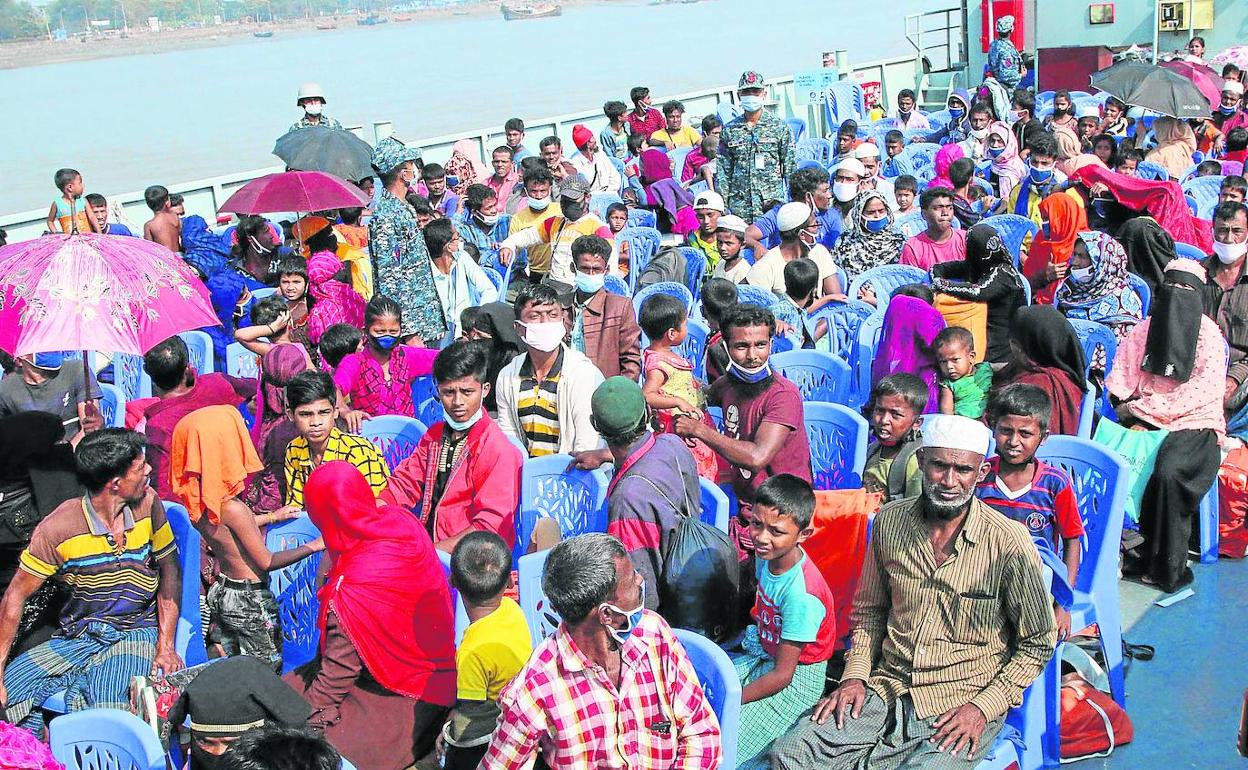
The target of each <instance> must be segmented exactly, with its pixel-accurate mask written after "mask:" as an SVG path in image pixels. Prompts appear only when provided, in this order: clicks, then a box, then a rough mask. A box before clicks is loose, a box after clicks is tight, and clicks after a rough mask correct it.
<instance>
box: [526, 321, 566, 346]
mask: <svg viewBox="0 0 1248 770" xmlns="http://www.w3.org/2000/svg"><path fill="white" fill-rule="evenodd" d="M520 325H521V326H523V327H524V344H526V345H528V346H529V347H531V348H533V349H534V350H540V351H542V352H543V353H549V352H550V351H552V350H554V349H555V348H557V347H559V345H560V344H561V343H562V342H563V335H564V334H565V333H566V331H567V330H566V329H565V328H564V326H563V321H543V322H541V323H535V324H526V323H521V324H520Z"/></svg>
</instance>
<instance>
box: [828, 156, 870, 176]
mask: <svg viewBox="0 0 1248 770" xmlns="http://www.w3.org/2000/svg"><path fill="white" fill-rule="evenodd" d="M838 171H848V172H849V173H851V174H853V175H854V176H857V177H864V176H866V175H867V167H866V166H864V165H862V161H860V160H858V159H857V158H854V157H849V158H845V159H843V160H842V161H841V162H840V163H837V164H836V165H835V166H833V167H832V173H833V174H834V175H835V174H836V172H838Z"/></svg>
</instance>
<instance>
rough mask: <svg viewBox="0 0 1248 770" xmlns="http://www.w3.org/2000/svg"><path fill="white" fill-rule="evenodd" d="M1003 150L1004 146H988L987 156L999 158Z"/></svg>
mask: <svg viewBox="0 0 1248 770" xmlns="http://www.w3.org/2000/svg"><path fill="white" fill-rule="evenodd" d="M1003 152H1005V148H1004V147H989V148H988V157H990V158H999V157H1001V153H1003Z"/></svg>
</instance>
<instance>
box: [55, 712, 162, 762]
mask: <svg viewBox="0 0 1248 770" xmlns="http://www.w3.org/2000/svg"><path fill="white" fill-rule="evenodd" d="M48 746H49V748H50V749H51V750H52V756H54V757H56V759H57V761H58V762H60V763H61V764H63V765H65V767H66V770H164V768H165V750H164V748H163V747H162V746H161V745H160V738H158V737H157V736H156V733H155V732H154V731H153V730H152V728H151V727H150V726H149V725H148V724H147V723H146V722H144V721H143V720H142V719H139V718H138V717H136V716H135V715H133V714H131V713H129V712H127V711H122V710H121V709H87V710H85V711H78V712H75V713H73V714H65V715H64V716H60V717H57V718H56V719H53V720H52V721H51V722H49V723H48Z"/></svg>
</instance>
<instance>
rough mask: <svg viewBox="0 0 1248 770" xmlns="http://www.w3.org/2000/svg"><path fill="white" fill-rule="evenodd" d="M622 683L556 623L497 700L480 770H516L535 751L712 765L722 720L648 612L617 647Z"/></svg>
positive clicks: (560, 759) (565, 762) (582, 764)
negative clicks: (496, 717) (551, 633)
mask: <svg viewBox="0 0 1248 770" xmlns="http://www.w3.org/2000/svg"><path fill="white" fill-rule="evenodd" d="M621 659H622V662H623V666H622V668H621V675H620V688H619V689H618V690H617V689H616V687H615V684H614V683H612V682H611V680H610V679H609V678H608V677H607V674H606V671H605V670H604V669H602V668H600V667H598V666H597V665H595V664H594V663H591V662H590V661H589V659H587V658H586V657H585V655H584V654H582V653H581V651H580V650H579V649H577V647H576V644H575V643H574V642H573V641H572V637H571V636H570V635H569V634H568V632H567V630H566V629H565V628H564V627H563V626H562V625H561V626H560V627H559V630H558V631H557V632H556V633H555V635H554V636H551V637H547V638H546V639H545V640H544V641H543V642H542V643H541V644H540V645H538V647H537V649H536V650H534V651H533V655H532V656H531V657H530V658H529V662H528V663H527V664H526V665H525V667H524V668H523V669H522V670H521V671H520V673H519V674H518V675H517V676H516V678H515V679H513V680H512V681H511V684H509V685H507V687H506V689H504V690H503V692H502V694H501V695H500V696H499V706H500V707H501V708H502V716H501V717H500V718H499V720H498V728H497V729H496V730H495V731H494V737H493V739H492V740H491V741H490V748H489V751H487V752H486V755H485V759H484V761H483V762H482V763H481V767H482V768H485V769H486V770H519V769H520V768H523V767H525V766H526V765H528V764H529V763H530V762H531V760H533V758H534V757H536V756H537V754H538V753H539V752H540V753H541V755H542V757H543V758H544V760H545V761H546V764H547V765H549V766H550V767H554V768H559V770H608V769H610V770H625V768H627V769H628V770H695V769H696V770H713V769H714V768H718V767H719V765H720V762H721V761H722V751H721V746H720V734H719V720H717V719H716V718H715V713H714V712H713V711H711V706H710V704H709V703H708V702H707V700H706V696H705V695H704V694H703V692H702V687H701V686H700V685H699V684H698V677H697V674H696V673H694V670H693V664H692V663H690V662H689V657H688V655H687V654H686V653H685V651H684V648H683V647H681V646H680V643H679V642H678V641H677V640H676V637H675V635H674V634H672V629H671V628H670V627H668V625H667V621H665V620H663V618H662V617H660V616H659V615H658V614H657V613H654V612H651V611H649V610H647V611H646V612H645V613H644V615H643V616H642V619H641V622H640V623H639V624H638V625H637V628H636V630H635V631H634V632H633V635H632V636H631V637H629V640H628V643H627V644H625V645H624V647H623V648H622V649H621Z"/></svg>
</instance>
